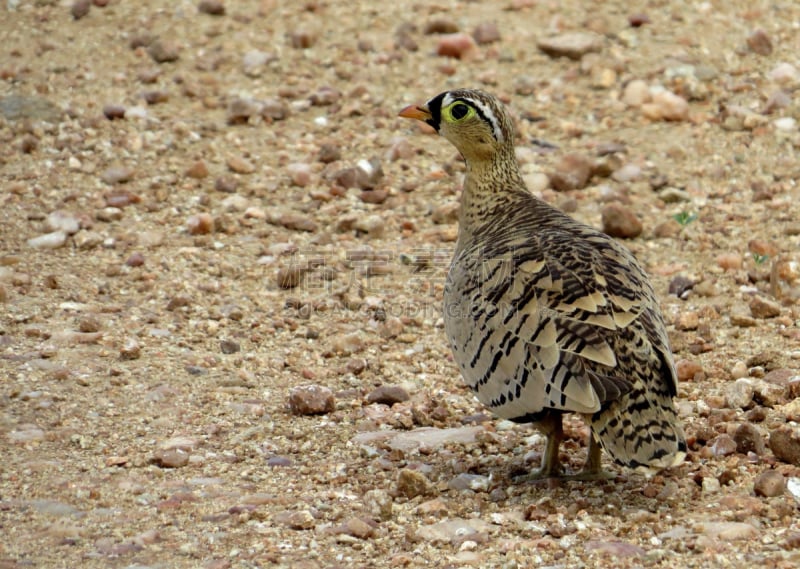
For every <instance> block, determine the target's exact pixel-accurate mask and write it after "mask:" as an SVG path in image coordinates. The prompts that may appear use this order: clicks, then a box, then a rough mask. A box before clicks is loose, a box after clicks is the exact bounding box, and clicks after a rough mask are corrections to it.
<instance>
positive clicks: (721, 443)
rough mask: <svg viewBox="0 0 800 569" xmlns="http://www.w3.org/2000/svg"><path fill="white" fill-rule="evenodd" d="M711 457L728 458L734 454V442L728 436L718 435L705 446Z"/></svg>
mask: <svg viewBox="0 0 800 569" xmlns="http://www.w3.org/2000/svg"><path fill="white" fill-rule="evenodd" d="M706 446H707V447H708V449H709V451H710V452H711V456H716V457H720V456H729V455H731V454H733V453H735V452H736V441H734V440H733V437H731V436H730V435H725V434H722V435H718V436H716V437H714V438H713V439H712V440H711V441H709V442H708V444H707V445H706Z"/></svg>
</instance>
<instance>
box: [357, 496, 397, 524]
mask: <svg viewBox="0 0 800 569" xmlns="http://www.w3.org/2000/svg"><path fill="white" fill-rule="evenodd" d="M362 502H363V503H364V509H365V510H366V511H367V513H368V514H369V515H371V516H372V517H373V518H375V519H377V520H383V521H388V520H390V519H392V516H393V510H394V502H393V500H392V497H391V495H389V493H388V492H387V491H386V490H383V489H380V488H377V489H372V490H367V492H366V493H365V494H364V497H363V498H362Z"/></svg>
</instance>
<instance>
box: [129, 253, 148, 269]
mask: <svg viewBox="0 0 800 569" xmlns="http://www.w3.org/2000/svg"><path fill="white" fill-rule="evenodd" d="M144 261H145V258H144V255H143V254H142V253H141V252H139V251H134V252H133V253H131V255H130V257H128V258H127V259H126V260H125V264H126V265H127V266H129V267H141V266H142V265H144Z"/></svg>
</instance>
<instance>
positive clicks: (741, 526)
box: [700, 522, 758, 541]
mask: <svg viewBox="0 0 800 569" xmlns="http://www.w3.org/2000/svg"><path fill="white" fill-rule="evenodd" d="M700 527H701V528H702V531H703V533H704V534H705V535H708V536H710V537H714V538H717V539H721V540H723V541H738V540H743V539H754V538H756V537H758V530H757V529H756V528H755V527H753V526H752V525H750V524H748V523H744V522H709V523H703V524H700Z"/></svg>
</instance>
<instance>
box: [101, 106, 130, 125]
mask: <svg viewBox="0 0 800 569" xmlns="http://www.w3.org/2000/svg"><path fill="white" fill-rule="evenodd" d="M103 115H104V116H105V117H106V118H107V119H108V120H110V121H113V120H121V119H124V118H125V107H123V106H122V105H105V106H104V107H103Z"/></svg>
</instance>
